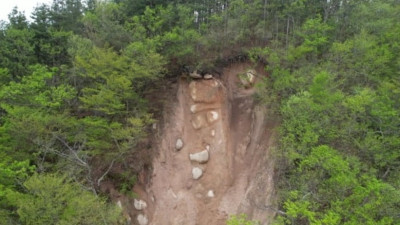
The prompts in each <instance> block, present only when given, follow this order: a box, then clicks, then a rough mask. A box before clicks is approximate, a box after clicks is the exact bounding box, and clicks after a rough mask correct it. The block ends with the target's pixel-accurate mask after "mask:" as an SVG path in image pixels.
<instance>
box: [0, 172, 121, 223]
mask: <svg viewBox="0 0 400 225" xmlns="http://www.w3.org/2000/svg"><path fill="white" fill-rule="evenodd" d="M24 187H25V188H26V193H24V194H22V193H14V194H11V195H10V196H8V198H9V199H12V202H13V203H14V204H15V206H16V207H17V213H18V216H19V218H20V221H21V223H22V224H27V225H36V224H60V225H64V224H65V225H66V224H119V223H118V222H119V217H120V216H121V215H120V211H119V210H118V208H117V206H116V205H111V204H108V203H107V202H105V200H104V199H101V198H100V197H98V196H95V195H93V193H91V192H89V191H87V190H84V189H82V187H81V186H80V185H79V184H77V183H74V182H72V181H71V180H70V179H68V178H66V177H65V176H63V175H60V174H48V175H33V176H32V177H30V178H29V179H28V180H27V181H26V182H25V183H24Z"/></svg>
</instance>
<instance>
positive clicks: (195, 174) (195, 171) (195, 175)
mask: <svg viewBox="0 0 400 225" xmlns="http://www.w3.org/2000/svg"><path fill="white" fill-rule="evenodd" d="M202 175H203V170H202V169H201V168H199V167H194V168H193V169H192V177H193V179H195V180H198V179H200V177H201V176H202Z"/></svg>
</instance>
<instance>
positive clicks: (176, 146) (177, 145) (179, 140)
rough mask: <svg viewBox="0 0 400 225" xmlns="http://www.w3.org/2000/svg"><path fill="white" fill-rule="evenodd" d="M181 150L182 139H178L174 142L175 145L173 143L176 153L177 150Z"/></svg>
mask: <svg viewBox="0 0 400 225" xmlns="http://www.w3.org/2000/svg"><path fill="white" fill-rule="evenodd" d="M182 148H183V141H182V139H180V138H178V139H177V140H176V143H175V149H176V150H177V151H179V150H181V149H182Z"/></svg>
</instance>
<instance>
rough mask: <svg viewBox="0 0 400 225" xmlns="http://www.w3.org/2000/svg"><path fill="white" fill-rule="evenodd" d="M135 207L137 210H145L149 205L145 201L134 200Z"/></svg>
mask: <svg viewBox="0 0 400 225" xmlns="http://www.w3.org/2000/svg"><path fill="white" fill-rule="evenodd" d="M133 205H134V206H135V209H137V210H143V209H145V208H146V207H147V203H146V202H145V201H143V200H137V199H135V200H133Z"/></svg>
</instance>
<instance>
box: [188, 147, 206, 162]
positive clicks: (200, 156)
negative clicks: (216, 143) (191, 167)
mask: <svg viewBox="0 0 400 225" xmlns="http://www.w3.org/2000/svg"><path fill="white" fill-rule="evenodd" d="M209 157H210V155H209V154H208V151H207V150H204V151H201V152H197V153H194V154H189V158H190V160H192V161H195V162H198V163H206V162H208V159H209Z"/></svg>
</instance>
